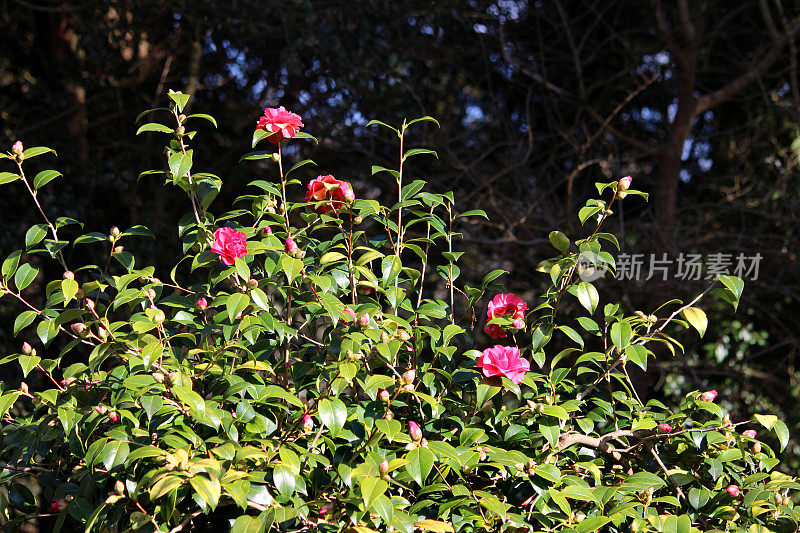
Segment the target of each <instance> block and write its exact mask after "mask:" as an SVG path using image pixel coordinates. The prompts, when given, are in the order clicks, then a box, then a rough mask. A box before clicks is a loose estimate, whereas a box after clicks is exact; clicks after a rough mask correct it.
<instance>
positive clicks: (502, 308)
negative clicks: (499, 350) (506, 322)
mask: <svg viewBox="0 0 800 533" xmlns="http://www.w3.org/2000/svg"><path fill="white" fill-rule="evenodd" d="M527 310H528V304H526V303H525V302H523V301H522V299H521V298H517V296H516V295H515V294H514V293H513V292H510V293H505V294H498V295H497V296H495V297H494V298H492V301H491V302H489V305H488V306H487V308H486V316H487V317H488V318H489V320H491V319H493V318H494V317H499V316H502V317H508V318H510V319H512V320H513V321H514V322H513V327H514V328H516V329H522V328H524V327H525V321H524V320H523V319H524V317H525V311H527ZM483 331H485V332H486V334H487V335H489V336H490V337H491V338H493V339H499V338H503V337H505V336H506V334H505V332H504V331H503V328H502V327H500V325H498V324H486V326H485V327H484V328H483Z"/></svg>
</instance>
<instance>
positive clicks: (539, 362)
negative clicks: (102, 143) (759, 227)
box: [0, 92, 800, 533]
mask: <svg viewBox="0 0 800 533" xmlns="http://www.w3.org/2000/svg"><path fill="white" fill-rule="evenodd" d="M169 98H170V101H171V104H170V107H169V108H164V109H155V110H150V111H148V112H146V113H144V114H143V115H141V116H140V119H143V118H144V117H148V120H153V122H147V123H144V125H142V126H141V127H140V128H139V133H141V134H148V135H160V136H162V137H163V138H164V139H165V142H166V146H165V148H164V167H163V170H151V171H146V172H144V173H143V174H142V176H141V179H149V180H153V179H159V180H160V179H165V183H166V186H169V187H180V188H181V189H182V190H183V191H185V193H186V198H187V199H186V205H187V211H188V214H187V215H186V216H184V217H183V218H182V219H181V220H180V222H179V227H178V235H179V237H180V242H181V244H182V250H181V257H182V259H181V260H180V261H178V263H177V264H176V265H175V268H173V269H172V271H171V272H156V271H155V270H154V268H153V267H149V266H143V265H140V264H137V262H136V258H135V256H134V254H133V253H132V252H131V250H134V249H135V248H136V246H137V239H141V238H143V237H150V236H151V235H150V232H149V231H148V230H147V229H146V228H144V227H142V226H135V227H132V228H129V229H126V230H124V231H121V230H120V229H118V228H116V227H114V228H111V230H110V231H108V233H100V232H89V233H85V234H81V232H82V231H84V230H83V229H82V226H81V225H80V224H79V222H78V221H76V220H72V219H70V218H66V217H56V215H55V214H53V213H49V212H48V209H47V207H46V206H43V205H41V203H40V201H39V200H40V195H39V194H37V193H38V192H39V191H41V190H42V188H44V187H54V186H55V184H56V183H57V182H55V181H54V180H55V179H56V178H58V177H59V176H60V173H59V172H58V171H55V170H47V169H43V170H41V171H39V172H38V173H36V174H35V177H33V178H31V177H30V176H32V175H33V172H35V171H36V170H37V169H38V168H39V167H38V166H40V165H41V164H42V162H44V161H48V160H51V159H52V155H49V156H48V155H47V154H48V153H49V152H52V150H50V149H48V148H44V147H34V148H27V149H25V148H24V147H23V146H22V144H21V143H19V142H17V143H16V144H14V146H13V147H12V149H11V150H10V152H8V153H7V154H0V156H2V158H3V160H2V161H4V162H5V163H6V164H7V166H8V170H7V171H4V172H2V173H1V174H0V183H2V184H3V185H4V187H6V189H5V190H10V187H17V190H19V191H21V192H23V193H25V195H26V196H27V197H28V198H29V200H30V201H31V202H33V203H34V204H35V206H36V208H37V211H38V212H39V213H40V214H41V220H40V221H39V222H38V223H37V224H35V225H33V226H32V227H31V228H30V230H29V231H28V232H27V234H26V235H25V238H24V248H21V249H20V250H17V251H14V252H13V253H11V254H10V255H8V257H6V258H5V259H4V261H3V262H2V277H1V278H0V290H1V291H2V294H3V298H5V299H6V300H10V301H11V302H16V305H18V306H19V307H20V309H22V311H21V313H19V316H18V317H17V318H16V322H15V324H14V334H15V335H23V336H24V338H27V339H29V340H31V343H28V342H24V343H23V342H21V341H20V342H19V352H18V353H9V354H4V355H3V357H2V359H0V362H2V363H3V364H6V365H12V366H15V365H18V367H17V368H16V369H17V370H20V369H21V374H22V375H24V376H25V379H27V380H29V381H31V382H32V383H33V382H34V381H35V382H36V383H39V384H40V385H38V386H36V387H34V386H28V385H27V384H26V383H25V382H23V383H21V384H20V386H19V387H18V388H17V387H11V386H9V385H8V384H5V385H4V388H3V390H2V395H0V414H2V447H0V461H2V462H1V463H0V471H1V472H2V474H0V476H1V477H0V483H2V488H3V490H2V492H0V522H2V524H3V527H4V528H5V530H8V531H18V530H20V528H21V527H22V525H23V524H25V523H27V522H31V521H33V520H36V521H37V523H38V524H39V526H40V527H41V528H43V529H42V530H48V531H50V530H52V531H79V530H85V531H146V532H147V531H149V532H152V531H160V532H168V531H169V532H177V531H205V530H210V529H211V528H219V530H220V531H227V530H232V531H234V532H248V533H251V532H266V531H279V532H287V533H288V532H299V531H323V532H325V531H327V532H350V533H370V532H376V531H381V532H389V531H395V532H403V533H413V532H415V531H432V532H455V531H458V532H477V531H493V532H495V531H497V532H500V531H509V532H522V531H529V532H534V531H536V532H538V531H552V532H555V531H559V532H560V531H577V532H587V531H612V532H613V531H620V532H622V531H625V532H627V531H664V532H682V533H683V532H691V531H739V530H746V531H754V532H755V531H796V529H797V524H798V519H800V514H799V513H798V511H797V510H796V508H795V507H794V506H793V502H792V500H791V493H792V491H795V490H796V489H798V488H800V485H798V484H797V482H796V481H795V480H794V478H792V477H790V476H788V475H786V474H784V473H781V472H780V469H779V468H778V466H779V459H778V458H777V457H776V450H774V449H772V448H771V447H770V446H769V445H768V444H767V442H762V441H761V440H759V437H760V436H761V437H767V436H768V437H770V438H769V439H768V440H769V441H770V442H773V443H775V442H778V443H780V444H781V446H785V444H786V442H787V439H788V431H787V429H786V426H785V424H784V423H783V422H782V421H780V420H778V419H777V418H776V417H775V416H771V415H767V414H765V415H757V416H756V417H755V419H753V420H739V421H735V420H731V419H730V417H729V416H728V415H727V414H726V413H725V412H724V410H723V409H722V408H721V407H720V405H719V402H718V401H717V392H716V391H702V392H693V393H691V394H688V395H687V396H686V397H685V398H683V399H682V400H681V402H680V404H678V405H665V404H663V403H662V402H660V401H657V400H653V399H650V400H648V401H646V402H645V401H644V399H642V398H640V397H639V396H638V395H637V393H636V389H635V388H634V387H633V385H634V384H633V383H632V382H631V379H630V373H629V369H630V368H631V365H636V366H638V367H641V368H643V369H644V368H646V367H647V363H648V359H650V358H651V356H652V352H651V349H653V348H654V347H655V346H656V345H660V346H661V348H660V349H662V350H663V351H665V352H668V351H672V352H673V353H676V354H680V352H681V346H680V344H679V343H678V342H677V341H676V340H675V339H674V338H673V337H672V336H671V335H672V334H673V332H674V331H678V330H682V329H685V328H694V329H696V330H698V332H699V334H700V335H702V334H703V333H704V332H705V329H706V326H707V319H706V315H705V313H704V312H703V311H702V310H701V308H700V307H699V305H700V303H699V302H700V299H701V297H702V296H709V297H711V296H713V297H716V298H722V299H723V300H725V301H727V302H730V303H731V304H732V305H733V307H734V308H735V307H736V305H737V304H738V300H739V297H740V295H741V292H742V289H743V283H742V281H741V280H740V279H738V278H735V277H726V276H722V277H720V278H719V279H718V280H714V281H713V282H710V283H711V284H710V286H709V288H708V290H706V291H704V292H703V294H701V295H699V296H698V297H697V298H696V299H694V300H692V301H691V302H688V303H683V302H680V301H677V300H673V301H670V302H667V303H665V304H664V306H662V307H660V308H659V309H655V310H648V311H647V312H641V311H637V312H635V313H633V314H627V313H626V312H625V311H624V309H623V308H622V307H621V306H620V305H619V304H617V303H614V302H610V301H605V299H604V297H603V296H601V295H600V294H599V292H598V290H597V288H596V285H597V286H601V284H602V279H603V275H604V274H605V273H607V272H613V271H614V252H615V251H616V250H617V248H618V242H617V239H616V238H615V237H614V236H613V235H612V234H609V233H605V232H603V231H602V229H603V225H604V222H605V221H606V220H607V219H608V217H609V216H612V215H613V213H612V208H613V207H614V205H615V204H616V203H617V202H620V201H622V200H623V198H625V197H627V198H628V201H644V200H646V195H645V194H644V193H641V192H639V191H635V190H633V189H631V187H632V185H633V183H632V180H631V178H630V177H625V178H622V179H620V180H619V181H616V182H612V183H604V184H598V187H597V188H598V196H599V197H598V198H597V199H590V200H588V201H587V203H586V205H585V207H583V208H582V209H581V210H580V212H579V219H580V222H581V223H582V224H583V225H584V228H585V235H588V236H586V237H585V238H581V239H579V240H576V241H574V242H573V241H572V240H570V238H568V237H567V236H566V235H564V234H563V233H560V232H558V231H554V232H552V233H551V234H550V240H551V242H552V244H553V246H554V257H553V258H551V259H548V260H545V261H543V262H542V263H541V264H539V265H538V267H536V268H537V269H538V270H539V271H541V272H542V275H543V276H546V277H547V278H549V282H550V286H549V289H547V290H546V292H544V293H543V294H541V296H540V298H539V299H538V300H537V301H535V302H534V301H523V299H521V298H519V297H517V296H516V295H515V294H509V293H506V292H505V291H504V290H503V288H502V285H501V280H502V275H503V274H504V272H503V271H500V270H495V271H493V272H489V273H488V274H486V276H485V277H484V278H483V281H482V283H481V284H480V285H479V286H474V287H473V286H464V285H462V284H460V283H459V274H460V270H459V267H458V261H459V258H460V256H461V254H462V252H460V251H458V250H457V243H458V237H459V234H458V233H457V228H458V224H460V223H461V222H462V217H470V216H482V213H481V212H470V213H458V211H457V210H456V205H455V203H456V202H455V199H454V197H453V195H452V194H451V193H445V194H436V193H433V192H429V191H425V182H424V181H423V180H413V179H411V178H410V176H409V171H408V168H407V163H408V161H409V159H411V158H415V157H432V156H435V155H436V154H435V153H434V152H432V151H430V150H427V149H424V148H416V147H410V146H409V143H410V142H411V137H410V136H411V135H413V131H414V129H415V128H417V127H423V126H426V127H433V126H435V122H436V121H435V120H434V119H432V118H430V117H423V118H420V119H416V120H411V121H407V122H404V123H403V124H402V125H399V126H397V127H393V126H390V125H387V124H384V123H382V122H377V121H373V122H372V123H370V125H371V126H374V127H375V128H376V131H378V132H379V134H380V135H383V134H386V135H388V136H390V137H392V138H393V141H392V142H394V143H396V144H398V145H399V148H400V150H399V153H398V156H397V165H396V166H395V168H383V167H379V166H374V167H372V172H373V174H375V173H388V174H389V175H390V176H391V177H393V178H394V180H395V181H396V183H397V190H396V201H394V203H393V205H381V204H380V203H379V202H377V201H375V200H368V199H363V198H360V197H359V192H358V190H356V189H354V188H353V187H352V186H351V184H350V183H348V182H347V181H345V180H340V179H337V178H335V177H333V176H331V175H324V174H323V175H320V176H319V177H317V178H315V179H311V180H307V178H304V179H303V180H302V181H301V180H298V179H297V178H295V176H299V175H301V169H302V172H308V171H309V169H310V168H311V167H310V166H309V165H311V164H312V162H311V161H309V160H290V156H289V155H288V154H297V153H298V152H299V151H300V150H298V149H297V148H298V147H297V146H296V145H295V146H292V145H293V144H295V143H308V142H313V141H314V138H313V137H312V136H311V135H309V134H308V133H306V132H305V131H303V130H304V129H305V128H306V127H307V125H306V124H304V123H303V122H302V120H301V117H299V116H297V115H296V114H294V113H291V112H289V111H287V110H285V109H284V108H277V109H267V110H266V111H265V114H264V116H263V117H262V118H261V119H260V120H259V121H258V123H257V128H256V130H255V133H254V136H253V147H254V149H255V148H256V146H260V148H261V149H259V150H255V151H253V152H250V153H248V154H244V155H243V158H242V159H243V160H244V161H245V162H244V163H243V164H245V165H250V166H252V167H253V168H254V169H257V170H258V171H259V172H261V173H262V174H263V176H262V177H261V179H257V180H256V181H253V182H252V183H250V184H249V188H248V189H247V191H245V192H246V194H243V195H242V196H240V197H239V198H237V200H236V202H235V206H236V208H235V209H233V210H230V211H225V210H224V208H222V207H220V206H217V205H215V204H214V203H213V202H214V200H215V197H216V196H217V193H218V192H219V191H220V190H221V187H222V185H223V183H224V179H222V178H220V177H217V176H215V175H212V174H208V173H204V172H202V171H201V170H200V169H197V168H195V166H194V165H193V159H194V158H193V154H194V151H195V150H200V149H201V148H200V146H201V145H200V144H199V143H197V140H198V139H197V135H196V131H194V130H192V128H193V127H195V126H196V124H199V123H203V122H210V123H211V124H213V125H215V124H216V123H215V122H214V119H213V118H212V117H210V116H208V115H204V114H194V115H189V116H185V115H184V114H183V111H184V108H185V106H186V105H187V103H188V100H189V96H188V95H183V94H181V93H174V92H170V93H169ZM48 158H49V159H48ZM37 165H38V166H37ZM31 169H33V170H31ZM340 177H341V176H340ZM390 179H391V178H390ZM303 194H304V196H303ZM300 199H302V200H303V201H298V200H300ZM51 217H52V218H51ZM87 229H88V228H87ZM59 232H61V233H62V234H66V233H70V234H72V235H77V238H74V239H70V240H64V239H62V238H61V236H60V235H59ZM21 244H22V243H21ZM73 247H76V248H81V247H96V251H97V256H98V257H99V256H100V255H101V254H102V260H100V261H98V263H99V264H97V265H74V264H72V263H71V260H70V257H71V256H73V255H78V254H73V253H70V252H71V251H72V250H73ZM48 263H50V264H49V266H48V268H49V270H50V271H54V269H56V268H60V269H61V271H63V276H60V279H53V280H42V279H41V277H42V276H40V268H43V265H46V264H48ZM533 267H534V265H532V268H533ZM35 280H37V284H36V285H37V286H38V287H39V290H26V289H28V287H29V286H31V284H32V283H34V281H35ZM484 317H485V319H484ZM36 338H38V340H37V341H36V342H33V339H36ZM34 375H35V378H36V379H35V380H34V379H33V378H34ZM757 432H758V433H757ZM770 433H774V434H775V437H777V438H773V437H772V435H770ZM48 528H49V529H48Z"/></svg>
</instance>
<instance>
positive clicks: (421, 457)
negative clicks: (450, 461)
mask: <svg viewBox="0 0 800 533" xmlns="http://www.w3.org/2000/svg"><path fill="white" fill-rule="evenodd" d="M433 459H434V457H433V452H432V451H430V450H429V449H428V448H422V447H419V448H414V449H413V450H411V451H410V452H408V453H407V454H406V457H405V460H406V461H408V463H407V464H406V470H407V471H408V473H409V474H410V475H411V479H413V480H414V481H416V482H417V484H418V485H419V486H420V487H422V486H423V485H424V484H425V479H426V478H427V477H428V474H430V472H431V469H432V468H433Z"/></svg>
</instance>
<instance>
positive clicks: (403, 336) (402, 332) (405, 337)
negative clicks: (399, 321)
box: [397, 329, 411, 342]
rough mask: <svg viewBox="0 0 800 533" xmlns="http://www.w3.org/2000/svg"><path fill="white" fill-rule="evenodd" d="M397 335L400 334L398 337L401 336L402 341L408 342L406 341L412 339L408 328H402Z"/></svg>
mask: <svg viewBox="0 0 800 533" xmlns="http://www.w3.org/2000/svg"><path fill="white" fill-rule="evenodd" d="M397 336H398V337H399V338H400V340H401V341H403V342H406V341H410V340H411V333H409V332H407V331H406V330H404V329H401V330H400V331H399V332H398V333H397Z"/></svg>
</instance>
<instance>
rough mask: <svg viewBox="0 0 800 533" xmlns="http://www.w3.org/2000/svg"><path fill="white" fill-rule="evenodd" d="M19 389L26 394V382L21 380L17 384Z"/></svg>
mask: <svg viewBox="0 0 800 533" xmlns="http://www.w3.org/2000/svg"><path fill="white" fill-rule="evenodd" d="M19 390H20V391H21V392H22V394H28V384H27V383H25V382H24V381H23V382H22V383H20V384H19Z"/></svg>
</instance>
